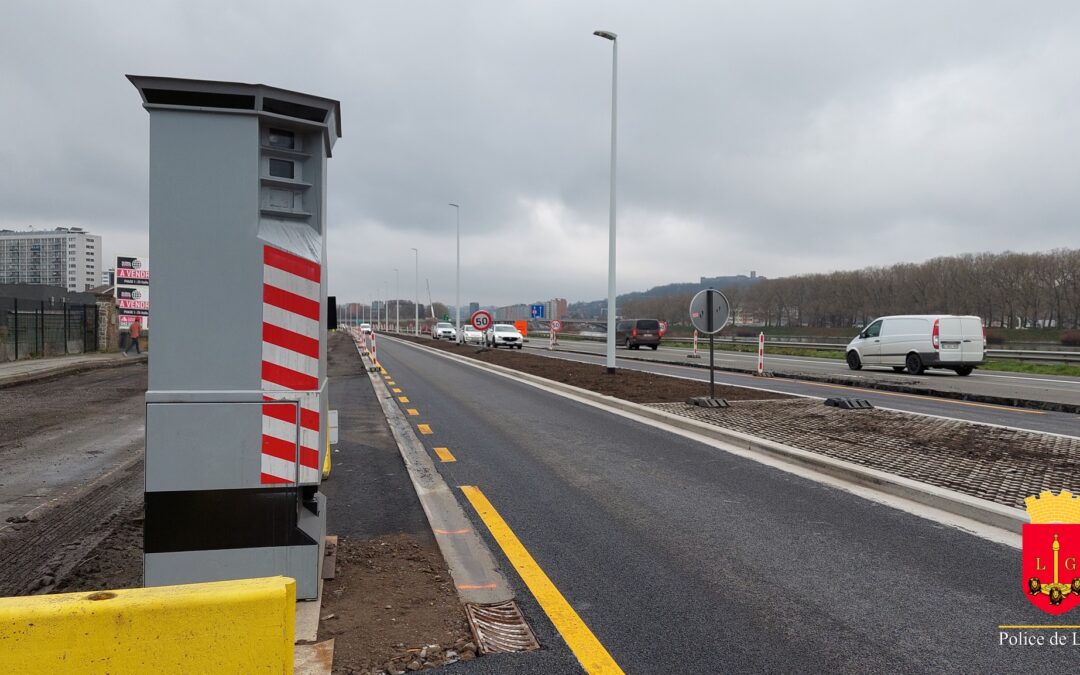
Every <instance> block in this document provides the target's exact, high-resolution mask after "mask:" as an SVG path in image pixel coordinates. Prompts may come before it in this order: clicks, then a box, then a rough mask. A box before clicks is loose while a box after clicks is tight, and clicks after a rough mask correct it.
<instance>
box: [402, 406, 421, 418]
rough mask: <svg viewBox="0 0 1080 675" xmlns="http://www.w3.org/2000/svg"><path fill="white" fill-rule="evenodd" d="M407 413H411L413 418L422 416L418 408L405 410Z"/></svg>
mask: <svg viewBox="0 0 1080 675" xmlns="http://www.w3.org/2000/svg"><path fill="white" fill-rule="evenodd" d="M405 412H407V413H409V415H411V416H412V417H416V416H417V415H419V414H420V411H419V410H417V409H416V408H405Z"/></svg>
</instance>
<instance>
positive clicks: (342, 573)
mask: <svg viewBox="0 0 1080 675" xmlns="http://www.w3.org/2000/svg"><path fill="white" fill-rule="evenodd" d="M336 569H337V572H336V576H335V578H334V579H332V580H328V581H326V582H325V583H324V585H323V601H322V616H321V621H320V623H319V639H326V638H331V637H332V638H334V672H335V673H348V674H359V673H364V674H368V673H378V672H383V671H385V672H388V673H398V672H407V671H410V670H418V669H420V668H424V667H425V666H427V664H432V665H433V666H438V665H443V664H446V663H453V662H455V661H457V660H468V659H471V658H475V655H476V646H475V645H474V644H473V643H472V637H471V635H470V633H469V627H468V623H467V622H466V620H465V611H464V609H463V608H462V606H461V602H460V600H459V599H458V596H457V592H456V591H455V590H454V585H453V581H452V580H451V578H450V573H449V571H447V569H446V563H445V562H443V559H442V555H441V554H440V553H439V549H438V547H437V546H435V545H434V544H425V543H422V542H420V541H418V540H416V539H414V538H413V537H410V536H408V535H394V536H390V537H381V538H378V539H369V540H354V539H349V538H343V539H340V540H339V542H338V550H337V568H336ZM410 666H412V667H410ZM428 667H431V666H428Z"/></svg>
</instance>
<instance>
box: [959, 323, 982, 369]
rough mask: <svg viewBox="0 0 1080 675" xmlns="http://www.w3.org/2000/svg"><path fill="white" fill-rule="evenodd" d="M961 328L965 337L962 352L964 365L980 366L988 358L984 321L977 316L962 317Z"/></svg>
mask: <svg viewBox="0 0 1080 675" xmlns="http://www.w3.org/2000/svg"><path fill="white" fill-rule="evenodd" d="M960 326H961V329H962V330H963V333H964V337H963V342H961V343H960V344H961V350H962V352H963V356H964V363H970V364H973V365H974V364H978V363H982V362H983V360H984V359H985V358H986V344H985V342H984V341H983V327H982V319H980V318H979V317H977V316H962V317H960Z"/></svg>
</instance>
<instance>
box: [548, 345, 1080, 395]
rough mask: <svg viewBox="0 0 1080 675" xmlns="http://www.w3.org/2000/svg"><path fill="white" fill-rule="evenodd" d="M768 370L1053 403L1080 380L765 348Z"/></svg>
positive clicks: (747, 366) (720, 359)
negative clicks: (849, 360) (863, 361)
mask: <svg viewBox="0 0 1080 675" xmlns="http://www.w3.org/2000/svg"><path fill="white" fill-rule="evenodd" d="M529 346H530V347H533V348H546V347H547V340H546V339H544V338H533V339H532V340H530V344H529ZM561 347H562V348H563V349H572V350H575V351H583V352H591V353H595V354H604V353H606V352H605V349H606V346H605V345H604V343H601V342H588V341H583V340H574V341H570V340H565V341H563V343H562V345H561ZM708 349H709V342H708V340H707V339H706V340H702V341H700V342H699V353H700V354H701V357H702V359H701V362H702V363H708V359H709V352H708ZM689 353H690V350H688V349H681V348H675V347H670V346H667V345H663V344H662V345H660V348H659V349H658V350H657V351H655V352H654V351H652V350H650V349H640V350H633V351H631V350H627V349H624V348H622V347H620V348H619V349H618V352H617V355H618V356H633V357H640V358H647V359H656V360H663V361H668V362H672V363H686V362H687V358H686V355H687V354H689ZM716 365H717V366H718V367H725V368H738V369H742V370H747V371H752V370H755V369H756V368H757V354H748V353H745V352H732V351H723V350H720V349H717V351H716ZM765 369H766V370H772V371H776V372H783V373H806V374H809V375H834V376H835V375H839V376H851V377H866V378H872V379H875V380H883V381H886V382H895V383H897V384H913V383H914V382H918V384H919V385H920V386H925V387H929V388H932V389H937V390H940V391H946V392H964V393H969V394H980V395H984V396H1001V397H1005V398H1016V399H1030V400H1033V401H1051V402H1056V403H1068V404H1071V405H1080V378H1077V377H1065V376H1061V375H1031V374H1027V373H1006V372H991V371H988V370H976V371H975V372H974V373H972V374H971V375H968V376H966V377H960V376H959V375H957V374H956V373H953V372H952V371H948V370H935V369H931V370H927V371H926V372H924V373H923V374H922V375H919V376H912V375H908V374H907V373H894V372H893V371H892V369H891V368H882V367H876V366H867V367H865V368H863V369H862V370H860V371H852V370H850V369H849V368H848V367H847V364H845V363H844V362H843V361H841V360H839V359H817V358H812V357H808V356H774V355H770V354H769V353H768V351H767V350H766V353H765Z"/></svg>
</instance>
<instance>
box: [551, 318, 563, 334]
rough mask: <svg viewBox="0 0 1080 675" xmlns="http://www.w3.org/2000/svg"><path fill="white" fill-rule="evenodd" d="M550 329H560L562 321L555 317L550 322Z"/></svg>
mask: <svg viewBox="0 0 1080 675" xmlns="http://www.w3.org/2000/svg"><path fill="white" fill-rule="evenodd" d="M551 330H553V331H555V332H556V333H558V332H559V331H561V330H562V321H559V320H558V319H555V320H554V321H552V322H551Z"/></svg>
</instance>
